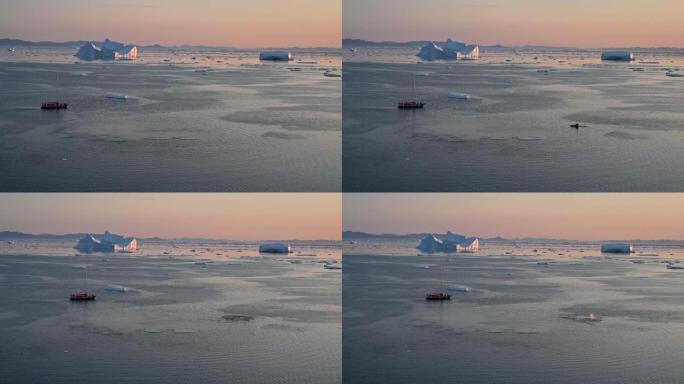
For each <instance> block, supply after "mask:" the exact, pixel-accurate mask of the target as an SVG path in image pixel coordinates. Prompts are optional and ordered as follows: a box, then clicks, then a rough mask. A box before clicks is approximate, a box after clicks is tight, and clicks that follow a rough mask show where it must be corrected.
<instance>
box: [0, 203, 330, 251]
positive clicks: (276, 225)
mask: <svg viewBox="0 0 684 384" xmlns="http://www.w3.org/2000/svg"><path fill="white" fill-rule="evenodd" d="M341 203H342V200H341V194H339V193H224V194H220V193H215V194H214V193H196V194H192V193H190V194H186V193H82V194H79V193H66V194H61V193H42V194H41V193H5V194H0V218H1V219H0V231H20V232H27V233H34V234H39V233H52V234H65V233H80V232H90V233H102V232H104V231H105V230H109V231H111V232H115V233H120V234H124V235H129V236H137V237H153V236H159V237H162V238H181V237H198V238H206V239H226V240H245V241H248V240H295V239H297V240H340V238H341V235H342V234H341V225H342V217H341V215H342V213H341V209H342V208H341Z"/></svg>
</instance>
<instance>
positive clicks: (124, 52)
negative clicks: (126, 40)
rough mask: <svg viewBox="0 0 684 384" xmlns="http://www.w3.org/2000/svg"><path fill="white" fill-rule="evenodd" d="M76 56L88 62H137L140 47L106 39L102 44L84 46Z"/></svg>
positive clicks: (86, 44)
mask: <svg viewBox="0 0 684 384" xmlns="http://www.w3.org/2000/svg"><path fill="white" fill-rule="evenodd" d="M74 56H76V57H78V58H79V59H81V60H86V61H92V60H135V59H137V58H138V47H136V46H135V45H125V44H123V43H119V42H116V41H112V40H109V39H105V41H103V42H101V43H96V42H92V41H89V42H87V43H85V44H83V45H82V46H81V48H79V49H78V52H77V53H76V54H75V55H74Z"/></svg>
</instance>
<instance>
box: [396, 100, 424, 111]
mask: <svg viewBox="0 0 684 384" xmlns="http://www.w3.org/2000/svg"><path fill="white" fill-rule="evenodd" d="M424 106H425V103H423V102H422V101H402V102H400V103H399V109H423V107H424Z"/></svg>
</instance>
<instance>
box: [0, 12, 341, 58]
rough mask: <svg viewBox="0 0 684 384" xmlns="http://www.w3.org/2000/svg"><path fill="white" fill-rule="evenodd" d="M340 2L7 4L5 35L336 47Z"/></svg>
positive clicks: (0, 16)
mask: <svg viewBox="0 0 684 384" xmlns="http://www.w3.org/2000/svg"><path fill="white" fill-rule="evenodd" d="M341 13H342V11H341V0H250V1H245V0H192V1H189V0H59V1H54V0H2V1H1V3H0V38H17V39H23V40H31V41H70V40H98V41H101V40H104V38H106V37H109V38H111V39H112V40H116V41H122V42H126V43H132V44H140V45H151V44H161V45H166V46H175V45H207V46H221V47H239V48H260V47H339V46H340V45H341V31H342V20H341Z"/></svg>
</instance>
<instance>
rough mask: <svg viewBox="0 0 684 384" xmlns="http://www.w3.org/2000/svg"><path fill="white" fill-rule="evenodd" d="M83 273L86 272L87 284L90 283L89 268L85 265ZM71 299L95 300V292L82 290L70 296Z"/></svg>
mask: <svg viewBox="0 0 684 384" xmlns="http://www.w3.org/2000/svg"><path fill="white" fill-rule="evenodd" d="M83 273H84V278H85V285H86V286H87V285H88V270H87V269H85V267H83ZM69 300H71V301H91V300H95V294H94V293H90V292H88V291H81V292H76V293H72V294H71V295H70V296H69Z"/></svg>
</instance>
